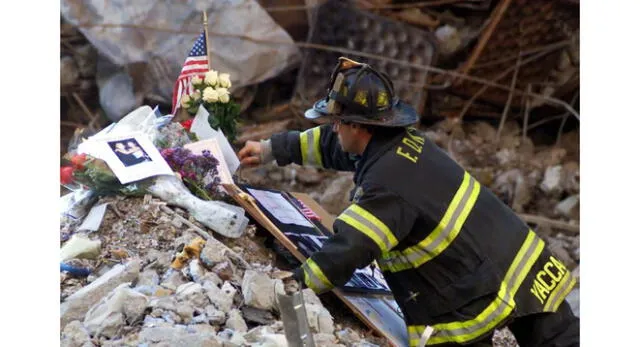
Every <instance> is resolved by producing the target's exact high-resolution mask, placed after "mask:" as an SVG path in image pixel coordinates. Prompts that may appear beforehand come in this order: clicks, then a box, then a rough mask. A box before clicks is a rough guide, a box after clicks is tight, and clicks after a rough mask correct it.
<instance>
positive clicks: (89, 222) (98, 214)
mask: <svg viewBox="0 0 640 347" xmlns="http://www.w3.org/2000/svg"><path fill="white" fill-rule="evenodd" d="M108 204H109V203H108V202H105V203H103V204H100V205H96V206H93V208H92V209H91V211H89V214H87V216H86V217H85V219H84V220H83V221H82V224H81V225H80V226H79V227H78V229H77V230H76V231H97V230H98V229H99V228H100V224H102V219H103V218H104V213H105V212H106V211H107V205H108Z"/></svg>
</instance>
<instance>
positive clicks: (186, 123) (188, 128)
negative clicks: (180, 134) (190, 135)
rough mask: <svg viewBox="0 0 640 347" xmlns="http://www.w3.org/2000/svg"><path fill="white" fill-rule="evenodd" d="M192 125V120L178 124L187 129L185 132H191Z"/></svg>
mask: <svg viewBox="0 0 640 347" xmlns="http://www.w3.org/2000/svg"><path fill="white" fill-rule="evenodd" d="M192 123H193V119H187V120H186V121H184V122H182V123H180V124H181V125H182V127H184V128H185V129H187V131H191V124H192Z"/></svg>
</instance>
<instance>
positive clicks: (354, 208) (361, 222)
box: [337, 204, 398, 253]
mask: <svg viewBox="0 0 640 347" xmlns="http://www.w3.org/2000/svg"><path fill="white" fill-rule="evenodd" d="M337 219H339V220H341V221H343V222H345V223H347V224H348V225H350V226H351V227H353V228H355V229H356V230H358V231H360V232H361V233H363V234H365V235H367V236H368V237H369V238H370V239H371V240H373V242H375V243H376V244H377V245H378V247H380V250H381V251H382V252H383V253H385V252H388V251H389V250H390V249H392V248H393V247H395V246H396V245H397V244H398V240H397V239H396V237H395V236H394V235H393V233H392V232H391V230H389V227H387V226H386V224H384V223H383V222H382V221H381V220H380V219H378V218H377V217H376V216H374V215H373V214H371V213H369V211H367V210H365V209H364V208H362V207H360V206H358V205H356V204H353V205H351V206H349V208H347V209H346V210H344V212H342V213H341V214H340V216H338V218H337Z"/></svg>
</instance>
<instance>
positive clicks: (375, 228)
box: [338, 208, 398, 252]
mask: <svg viewBox="0 0 640 347" xmlns="http://www.w3.org/2000/svg"><path fill="white" fill-rule="evenodd" d="M342 215H344V216H347V217H351V218H353V219H355V220H356V221H358V222H360V223H361V224H363V225H364V226H366V227H367V228H369V230H371V231H373V232H374V233H375V234H376V236H377V237H378V238H379V239H380V240H381V241H382V242H383V243H384V246H385V248H384V249H382V252H387V251H389V250H390V249H391V248H393V247H394V246H395V245H396V244H397V242H398V241H396V240H393V241H392V240H390V239H389V237H388V236H387V233H385V232H384V230H382V229H380V228H379V227H378V226H377V225H375V224H374V223H372V222H371V221H369V220H368V219H365V218H364V217H362V216H361V215H359V214H357V213H356V212H355V211H353V210H351V209H350V208H349V209H347V210H345V211H344V212H342V214H341V216H340V217H342ZM340 217H338V219H341V218H340ZM343 221H344V220H343ZM345 222H346V223H347V224H349V225H351V226H353V227H354V228H356V229H358V230H360V228H358V227H357V226H354V225H352V224H351V223H349V222H348V221H345ZM360 231H361V232H363V233H365V234H367V232H366V231H365V230H360ZM374 241H376V240H375V239H374ZM376 243H377V242H376Z"/></svg>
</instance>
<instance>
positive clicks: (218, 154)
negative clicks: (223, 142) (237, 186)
mask: <svg viewBox="0 0 640 347" xmlns="http://www.w3.org/2000/svg"><path fill="white" fill-rule="evenodd" d="M184 148H186V149H188V150H190V151H191V152H192V153H194V154H202V151H204V150H209V151H210V152H211V154H212V155H213V156H214V157H215V158H216V159H218V162H219V163H218V174H219V175H220V183H221V184H233V178H232V177H231V173H230V172H229V167H228V166H227V162H226V160H225V158H224V155H223V154H222V150H221V149H220V146H219V145H218V141H217V140H216V139H208V140H202V141H198V142H193V143H189V144H186V145H184Z"/></svg>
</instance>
